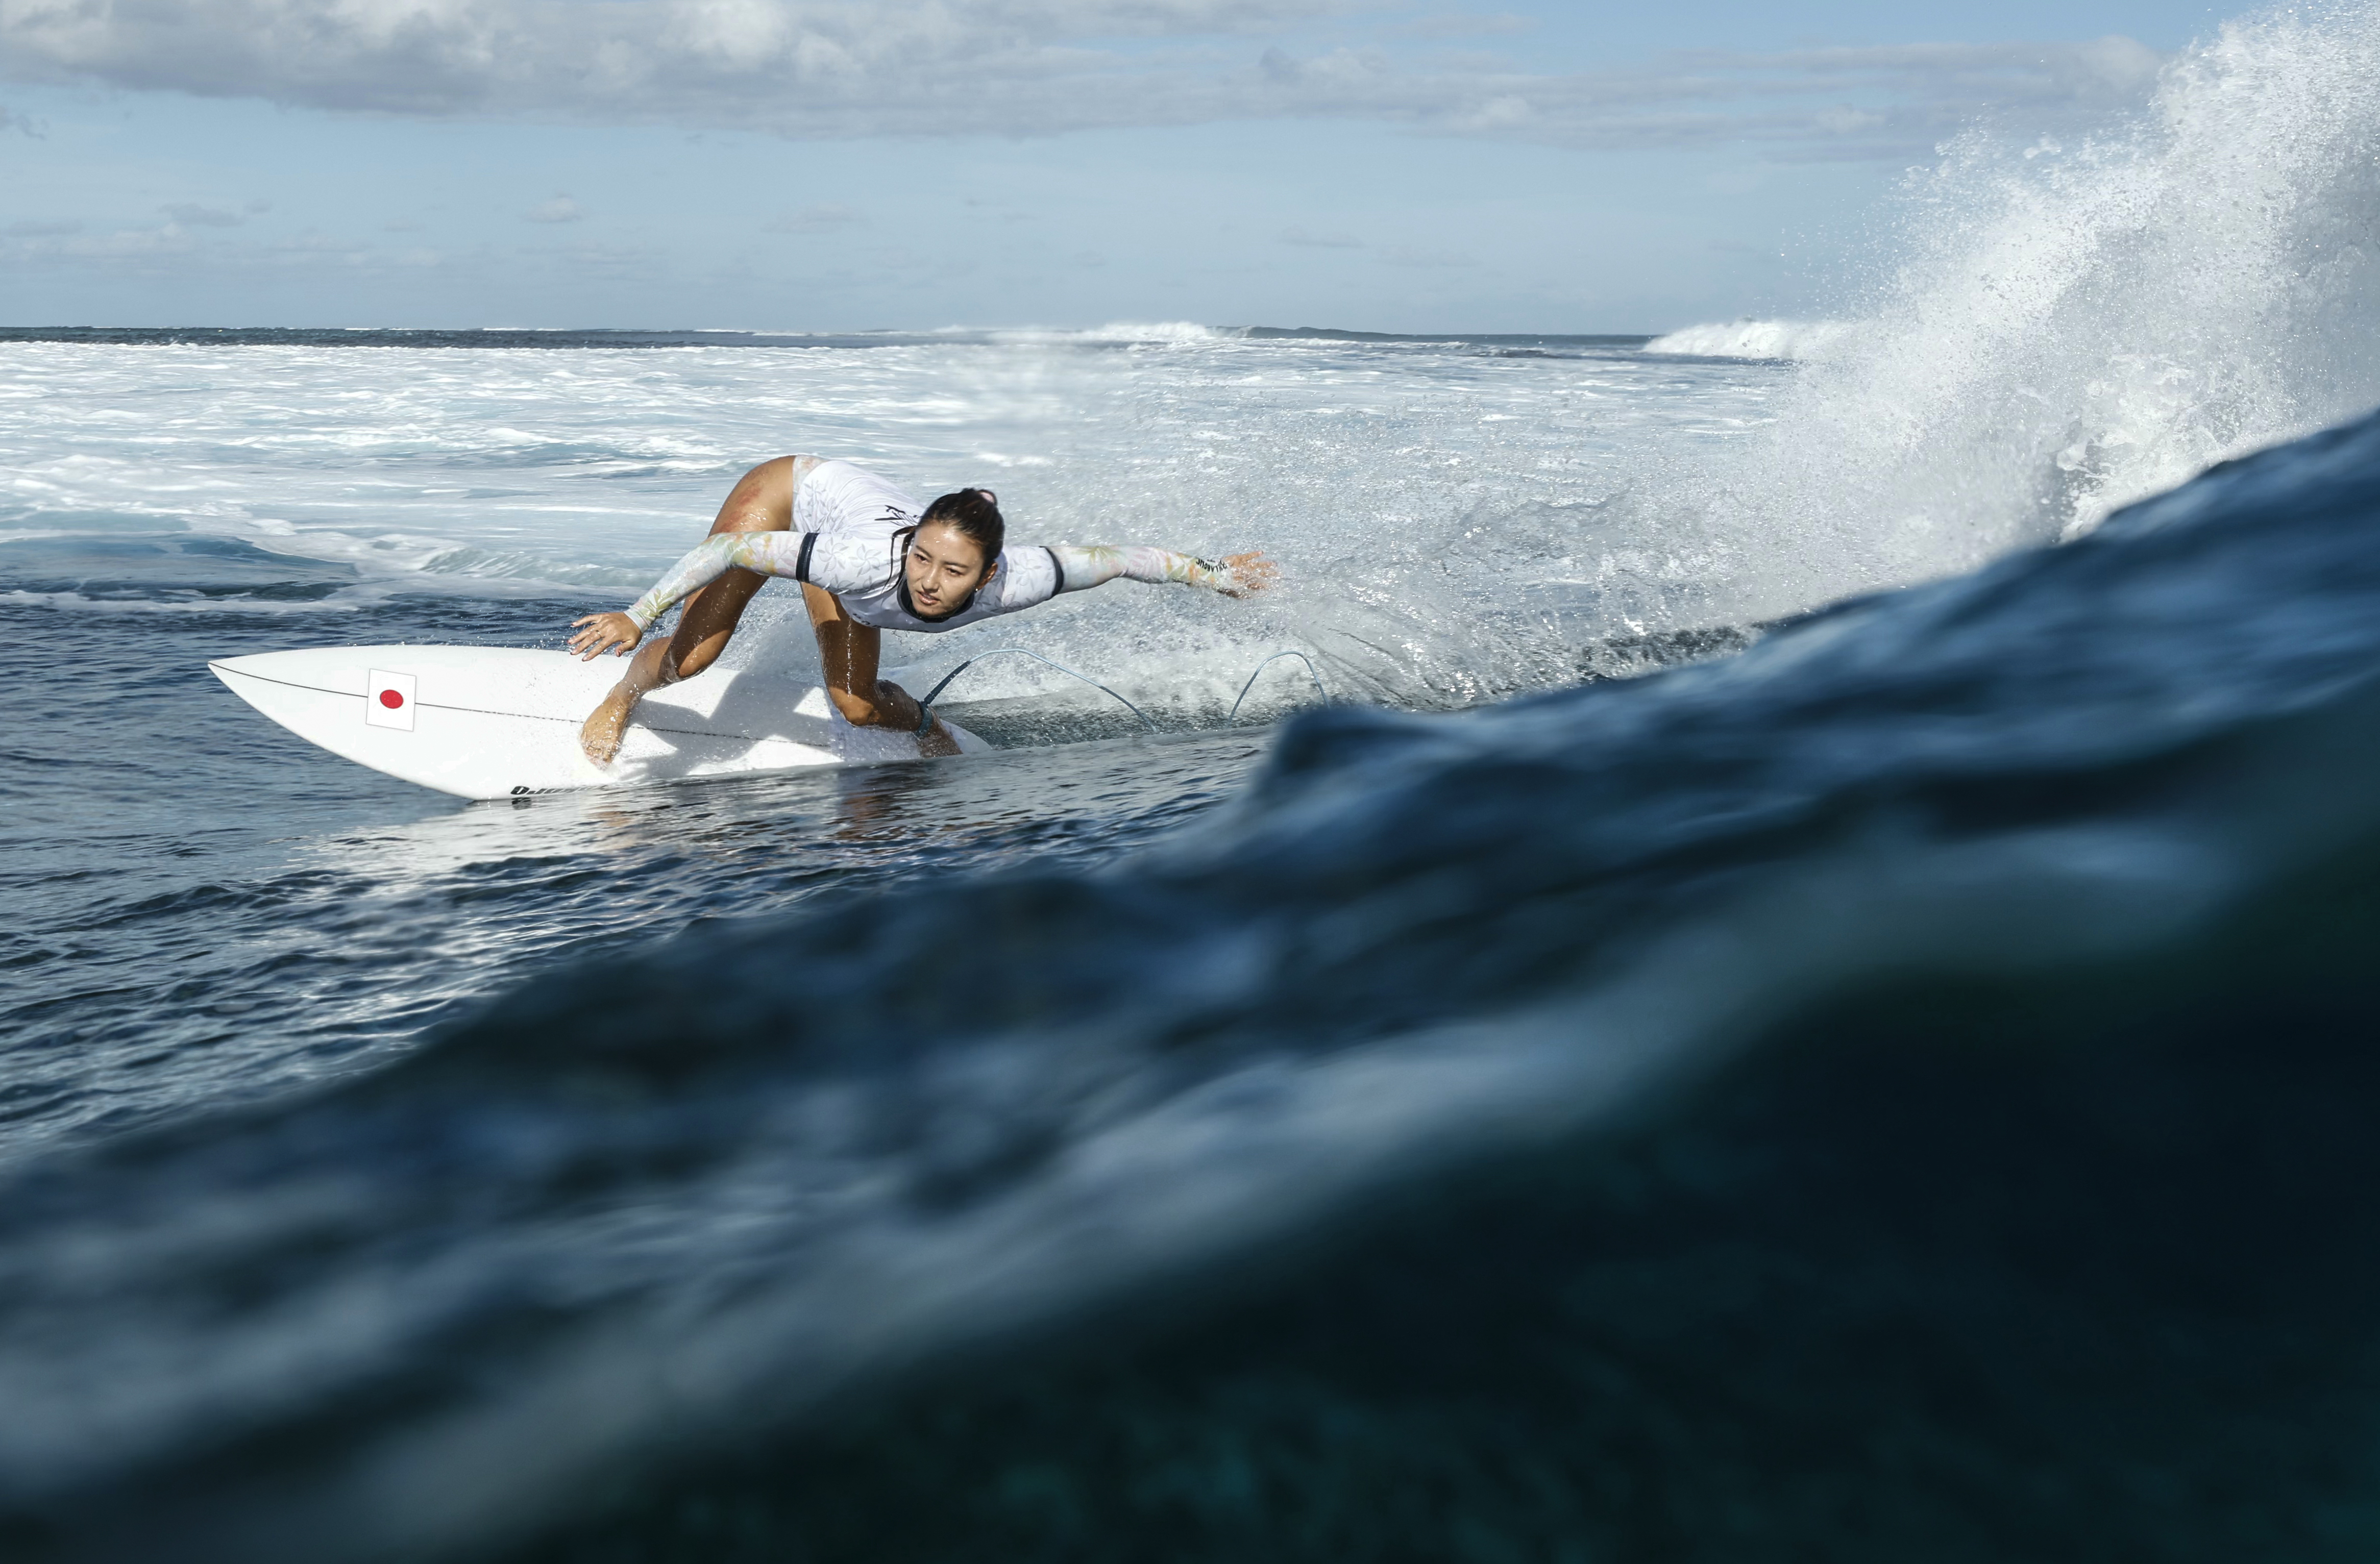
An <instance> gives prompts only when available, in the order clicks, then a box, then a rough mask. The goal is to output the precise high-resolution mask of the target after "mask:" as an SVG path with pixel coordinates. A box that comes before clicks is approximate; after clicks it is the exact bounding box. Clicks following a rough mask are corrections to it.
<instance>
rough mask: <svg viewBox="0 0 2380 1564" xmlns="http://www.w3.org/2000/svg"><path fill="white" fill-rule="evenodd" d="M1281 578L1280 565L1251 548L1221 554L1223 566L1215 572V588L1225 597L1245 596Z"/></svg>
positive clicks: (1261, 589)
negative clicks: (1241, 552) (1240, 552)
mask: <svg viewBox="0 0 2380 1564" xmlns="http://www.w3.org/2000/svg"><path fill="white" fill-rule="evenodd" d="M1280 579H1281V566H1279V565H1277V564H1273V562H1272V561H1270V560H1269V559H1267V558H1265V557H1264V553H1263V552H1262V551H1261V550H1257V549H1251V550H1249V551H1248V552H1246V553H1244V554H1226V555H1224V556H1223V568H1222V569H1221V570H1220V571H1218V572H1216V574H1215V577H1214V580H1213V582H1212V585H1213V587H1214V588H1215V590H1217V591H1219V592H1220V593H1222V594H1223V596H1225V597H1227V598H1245V597H1246V596H1247V595H1248V594H1249V593H1250V592H1261V591H1263V590H1264V589H1265V588H1267V587H1269V586H1271V585H1272V584H1273V583H1274V582H1276V581H1278V580H1280Z"/></svg>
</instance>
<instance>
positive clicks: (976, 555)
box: [903, 522, 991, 619]
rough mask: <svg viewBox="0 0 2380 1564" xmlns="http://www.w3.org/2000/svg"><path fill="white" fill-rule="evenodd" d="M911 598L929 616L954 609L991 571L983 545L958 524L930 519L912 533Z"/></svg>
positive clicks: (909, 561) (908, 568) (908, 567)
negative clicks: (953, 524) (952, 525)
mask: <svg viewBox="0 0 2380 1564" xmlns="http://www.w3.org/2000/svg"><path fill="white" fill-rule="evenodd" d="M903 568H904V569H905V571H906V572H907V573H908V576H909V600H910V601H911V602H913V603H915V604H917V612H918V613H919V614H921V615H923V616H924V617H926V618H928V619H931V618H934V617H936V616H937V615H939V614H944V613H950V612H955V611H956V610H957V608H958V606H959V605H960V604H961V603H963V602H965V601H966V600H967V594H968V593H969V592H972V591H974V590H975V589H976V588H977V587H980V586H982V585H983V583H984V579H985V577H987V576H990V574H991V561H990V560H988V559H986V558H984V557H983V548H982V546H981V545H980V544H978V543H977V542H976V540H974V539H972V538H970V537H968V536H967V535H966V534H965V533H964V532H961V531H960V530H959V529H958V528H957V527H949V526H945V525H943V524H942V523H940V522H929V523H927V524H926V525H925V526H923V527H919V528H917V531H916V532H914V533H912V534H910V536H909V557H908V559H907V560H906V561H905V563H904V565H903Z"/></svg>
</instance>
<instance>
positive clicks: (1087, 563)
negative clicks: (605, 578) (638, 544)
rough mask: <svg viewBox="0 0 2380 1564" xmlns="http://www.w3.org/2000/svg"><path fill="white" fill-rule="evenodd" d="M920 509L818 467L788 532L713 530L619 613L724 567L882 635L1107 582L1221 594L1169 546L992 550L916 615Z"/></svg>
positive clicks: (846, 468)
mask: <svg viewBox="0 0 2380 1564" xmlns="http://www.w3.org/2000/svg"><path fill="white" fill-rule="evenodd" d="M920 509H921V507H920V506H919V505H918V504H917V502H916V501H915V500H913V499H911V498H910V497H909V496H908V495H906V494H905V493H903V492H902V491H899V490H898V489H895V488H893V487H892V484H890V483H888V482H886V481H885V480H884V479H881V478H879V477H878V476H877V475H876V474H874V473H872V472H869V471H868V470H867V469H866V468H864V467H856V466H855V465H853V464H852V463H849V462H821V463H820V464H818V465H817V466H816V467H812V468H810V469H809V470H807V471H806V472H804V473H803V474H802V475H801V477H800V479H798V484H797V487H796V489H795V496H794V516H793V521H794V529H793V530H792V531H788V532H714V533H712V534H711V535H710V537H708V538H705V539H704V540H702V541H701V542H699V543H698V544H696V545H695V546H694V547H693V548H692V549H691V550H689V551H687V552H686V556H685V557H684V558H682V559H680V560H679V561H678V562H677V564H674V565H673V566H672V567H671V568H670V571H669V574H667V575H666V576H662V578H661V580H660V581H658V582H656V583H655V584H654V586H653V588H652V590H650V591H649V592H647V593H646V594H645V595H644V596H643V597H641V598H638V599H637V601H636V603H635V605H634V606H632V607H631V608H630V609H629V610H628V617H629V618H630V619H632V620H634V621H636V624H637V629H638V630H639V631H643V630H648V629H650V628H651V627H652V624H653V621H655V620H656V619H659V618H660V617H661V616H662V614H663V613H664V612H668V610H669V608H670V606H671V605H672V604H674V603H675V602H677V601H679V600H681V599H683V598H686V597H688V596H690V595H692V594H693V593H694V592H695V591H697V590H698V589H699V588H703V587H706V586H708V585H710V583H711V582H713V581H716V580H717V579H719V577H720V576H723V575H725V574H726V573H727V572H728V571H729V570H731V569H744V570H750V571H755V572H758V573H759V574H760V575H762V576H788V577H791V578H793V579H795V580H797V581H807V582H809V583H810V584H811V585H813V586H817V587H821V588H825V589H826V590H828V591H830V592H832V593H833V594H834V595H835V597H836V598H837V599H839V600H841V601H842V603H843V606H844V612H847V613H849V614H850V615H851V617H852V618H854V619H856V620H857V621H858V622H859V623H860V624H872V625H874V626H876V627H877V628H879V629H882V630H911V631H921V632H926V633H932V632H935V631H941V630H955V629H957V628H958V627H959V626H961V625H963V624H976V623H977V622H979V621H981V620H985V619H990V618H991V617H993V616H994V615H996V614H1002V613H1014V612H1017V611H1018V610H1020V609H1026V608H1031V607H1034V606H1035V605H1036V604H1038V603H1045V602H1048V601H1049V600H1050V599H1051V598H1053V597H1055V596H1057V595H1058V594H1059V593H1060V592H1082V591H1088V590H1089V589H1090V588H1093V587H1098V586H1101V585H1104V584H1105V583H1107V582H1110V581H1113V580H1115V579H1117V578H1118V577H1119V576H1122V577H1124V578H1126V579H1129V580H1134V581H1149V582H1162V581H1176V582H1180V583H1183V584H1184V585H1185V586H1192V587H1205V588H1209V589H1210V590H1215V591H1228V590H1230V589H1231V588H1233V586H1234V585H1235V583H1234V581H1233V577H1232V574H1231V571H1230V570H1229V568H1228V567H1226V566H1223V565H1220V564H1213V563H1211V562H1209V561H1207V560H1202V559H1197V558H1195V557H1193V556H1192V555H1189V554H1178V553H1175V552H1172V550H1170V549H1157V548H1150V547H1147V546H1146V545H1134V546H1131V547H1125V548H1111V547H1108V546H1106V545H1104V544H1092V545H1079V544H1074V543H1056V544H1051V545H1049V546H1047V547H1039V546H1036V547H1027V548H1022V549H1003V550H1002V551H1001V553H1000V560H999V568H998V569H996V570H995V571H993V572H992V574H991V576H990V578H989V579H987V580H986V581H984V582H983V584H982V585H981V586H979V587H977V588H976V590H975V593H974V595H973V596H971V597H970V598H969V599H968V600H966V602H965V604H963V605H962V606H961V607H960V608H959V609H958V610H957V611H955V612H952V613H948V614H945V615H943V616H942V617H941V618H939V619H925V618H920V617H919V616H918V615H917V613H916V612H912V610H911V608H910V606H909V602H908V596H909V594H908V590H907V580H906V578H905V576H904V575H903V573H902V568H901V566H902V555H903V552H904V549H905V544H906V542H907V539H908V533H909V532H910V530H911V529H913V528H914V527H916V526H917V516H918V515H919V512H920Z"/></svg>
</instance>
